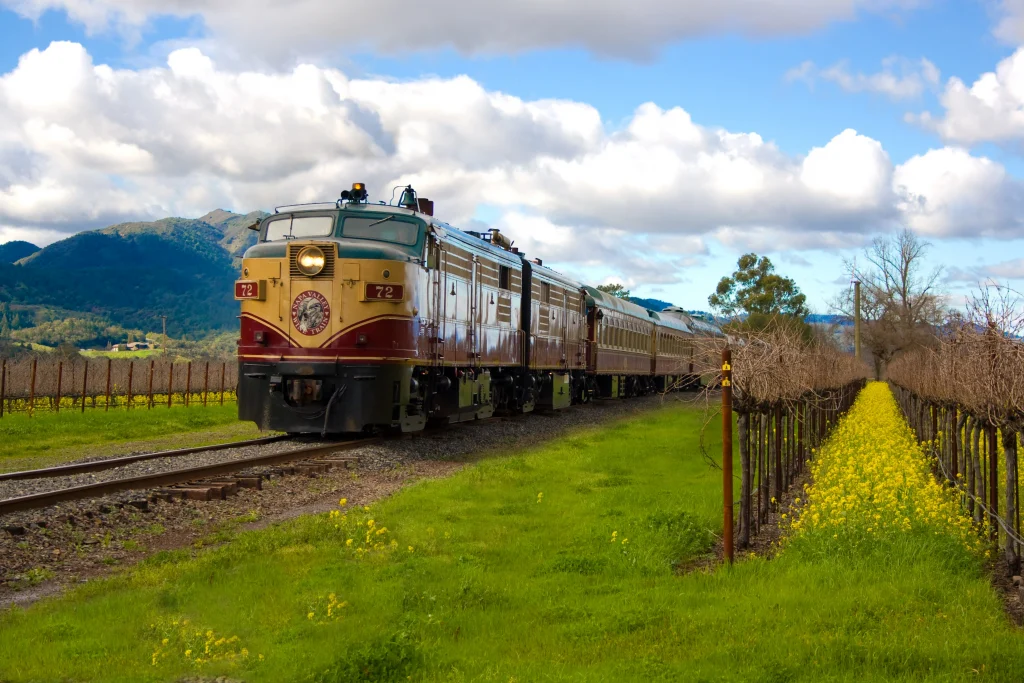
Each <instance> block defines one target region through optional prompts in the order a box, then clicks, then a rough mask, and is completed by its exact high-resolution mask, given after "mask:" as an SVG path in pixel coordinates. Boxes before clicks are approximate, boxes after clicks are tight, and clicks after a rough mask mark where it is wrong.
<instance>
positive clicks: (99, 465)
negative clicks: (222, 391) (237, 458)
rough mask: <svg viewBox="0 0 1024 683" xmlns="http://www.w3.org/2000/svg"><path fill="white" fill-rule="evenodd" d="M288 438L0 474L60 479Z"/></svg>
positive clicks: (5, 478)
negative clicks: (134, 463) (140, 462)
mask: <svg viewBox="0 0 1024 683" xmlns="http://www.w3.org/2000/svg"><path fill="white" fill-rule="evenodd" d="M287 438H289V437H287V436H284V435H282V436H263V437H260V438H258V439H248V440H246V441H232V442H228V443H218V444H212V445H210V446H191V447H189V448H176V449H174V450H170V451H153V452H152V453H136V454H135V455H126V456H123V457H120V458H106V459H103V460H91V461H89V462H80V463H75V464H72V465H57V466H56V467H43V468H41V469H37V470H21V471H20V472H4V473H2V474H0V481H9V480H12V479H38V478H42V477H59V476H63V475H65V474H78V473H80V472H96V471H98V470H110V469H114V468H115V467H120V466H121V465H127V464H129V463H133V462H139V461H140V460H153V459H156V458H170V457H174V456H176V455H189V454H192V453H202V452H205V451H224V450H228V449H229V448H245V447H246V446H261V445H263V444H267V443H274V442H276V441H281V440H283V439H287Z"/></svg>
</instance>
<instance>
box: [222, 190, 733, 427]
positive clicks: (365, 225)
mask: <svg viewBox="0 0 1024 683" xmlns="http://www.w3.org/2000/svg"><path fill="white" fill-rule="evenodd" d="M397 189H398V188H396V190H397ZM393 194H394V193H393ZM250 227H251V229H253V230H255V231H258V233H259V236H258V240H257V242H256V244H255V245H253V246H252V247H250V248H249V249H248V250H246V252H245V254H244V255H243V258H242V264H241V277H240V278H239V279H238V280H236V281H235V283H234V289H235V292H234V293H235V298H236V299H237V300H238V301H239V302H240V308H241V313H240V316H239V317H240V337H239V339H238V364H239V380H238V414H239V418H240V419H242V420H246V421H252V422H255V423H256V424H257V425H258V426H259V427H260V428H261V429H268V430H275V431H281V432H287V433H289V434H321V435H326V434H342V433H352V432H378V431H380V432H386V431H393V432H415V431H419V430H422V429H424V428H425V427H426V426H427V425H428V424H445V423H457V422H463V421H467V420H479V419H484V418H488V417H490V416H492V415H494V414H495V413H527V412H531V411H534V410H551V411H554V410H560V409H563V408H566V407H568V406H570V405H573V404H579V403H587V402H589V401H592V400H595V399H617V398H626V397H631V396H639V395H643V394H649V393H652V392H656V391H668V390H671V389H674V388H686V387H690V386H694V385H696V384H699V382H700V378H699V376H698V375H697V373H696V372H695V367H694V361H695V358H694V354H695V341H696V340H697V338H698V337H700V336H707V335H716V336H717V335H721V330H719V329H718V328H717V327H716V326H715V325H714V324H712V323H708V322H706V321H696V320H694V319H693V318H691V317H690V316H688V315H687V314H686V312H685V311H683V310H681V309H666V310H664V311H660V312H656V311H652V310H648V309H646V308H644V307H642V306H639V305H637V304H634V303H632V302H630V301H627V300H625V299H622V298H619V297H616V296H613V295H611V294H608V293H605V292H603V291H601V290H599V289H597V288H595V287H591V286H589V285H586V284H584V283H581V282H578V281H576V280H574V279H572V278H569V277H566V276H565V275H563V274H561V273H559V272H557V271H555V270H553V269H551V268H548V267H546V266H545V265H544V264H543V261H542V260H541V259H539V258H533V259H527V258H526V255H525V254H523V253H521V252H520V251H519V250H518V249H517V248H516V247H515V246H514V245H513V243H512V241H511V240H510V239H509V237H508V236H507V235H504V234H502V233H501V232H500V231H499V230H497V229H491V230H488V231H486V232H474V231H470V230H459V229H457V228H455V227H454V226H452V225H449V224H448V223H445V222H444V221H442V220H439V219H438V218H436V217H435V216H434V207H433V202H432V201H431V200H429V199H426V198H423V197H419V196H418V194H417V193H416V191H415V190H414V189H413V188H412V186H406V187H404V188H402V192H401V195H400V199H399V200H398V201H397V202H388V203H384V202H376V203H374V202H371V201H370V200H369V199H368V193H367V190H366V186H365V184H363V183H354V184H353V185H352V189H351V190H345V191H343V192H342V193H341V197H340V198H339V199H338V200H337V201H335V202H326V203H316V204H296V205H287V206H280V207H277V208H276V209H275V211H274V213H273V214H270V215H269V216H267V217H265V218H263V219H261V220H260V221H258V222H256V223H254V224H253V225H252V226H250Z"/></svg>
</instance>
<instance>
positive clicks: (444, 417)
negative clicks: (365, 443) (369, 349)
mask: <svg viewBox="0 0 1024 683" xmlns="http://www.w3.org/2000/svg"><path fill="white" fill-rule="evenodd" d="M678 384H679V383H678V382H676V386H678ZM664 386H665V382H664V381H659V379H656V378H653V377H645V376H637V375H600V376H594V375H587V374H586V373H585V372H583V371H581V370H573V371H562V372H559V371H537V370H524V369H522V368H517V367H500V366H499V367H488V368H468V367H467V368H461V367H433V368H432V367H421V366H411V365H401V364H383V363H381V364H362V365H351V364H342V363H330V362H311V363H303V362H280V363H247V362H243V363H240V366H239V391H238V396H239V399H238V410H239V417H240V419H243V420H252V421H253V422H255V423H256V424H257V425H258V426H259V427H260V428H261V429H267V430H273V431H282V432H288V433H295V434H315V433H319V434H340V433H351V432H371V431H401V432H415V431H419V430H422V429H423V428H424V427H426V426H427V425H428V424H451V423H457V422H466V421H470V420H479V419H486V418H488V417H491V416H492V415H494V414H521V413H528V412H532V411H534V410H540V411H552V410H560V409H563V408H567V407H568V406H570V405H575V404H581V403H588V402H589V401H591V400H593V399H595V398H602V399H613V398H628V397H632V396H643V395H646V394H650V393H654V392H656V391H663V390H664Z"/></svg>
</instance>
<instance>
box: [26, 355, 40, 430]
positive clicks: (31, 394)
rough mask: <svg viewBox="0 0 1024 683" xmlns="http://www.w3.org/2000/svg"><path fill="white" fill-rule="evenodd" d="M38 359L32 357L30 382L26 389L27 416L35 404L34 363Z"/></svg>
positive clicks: (30, 413)
mask: <svg viewBox="0 0 1024 683" xmlns="http://www.w3.org/2000/svg"><path fill="white" fill-rule="evenodd" d="M38 360H39V359H38V358H33V359H32V382H31V384H29V389H28V416H29V417H32V410H33V408H35V404H36V363H37V361H38Z"/></svg>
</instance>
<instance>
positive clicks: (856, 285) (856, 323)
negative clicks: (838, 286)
mask: <svg viewBox="0 0 1024 683" xmlns="http://www.w3.org/2000/svg"><path fill="white" fill-rule="evenodd" d="M853 354H854V355H855V356H856V357H857V360H860V280H854V281H853Z"/></svg>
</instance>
